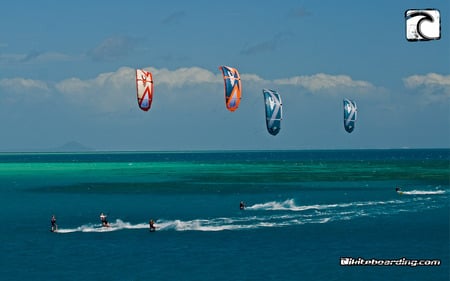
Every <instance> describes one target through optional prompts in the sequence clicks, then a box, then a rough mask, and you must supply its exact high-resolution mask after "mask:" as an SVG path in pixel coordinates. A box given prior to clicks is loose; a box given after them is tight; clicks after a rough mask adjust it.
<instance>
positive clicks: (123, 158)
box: [0, 149, 450, 281]
mask: <svg viewBox="0 0 450 281" xmlns="http://www.w3.org/2000/svg"><path fill="white" fill-rule="evenodd" d="M396 187H400V188H401V193H397V192H396V191H395V188H396ZM449 196H450V149H400V150H316V151H202V152H93V153H2V154H0V206H1V207H0V214H1V216H0V225H1V231H0V239H1V243H0V279H1V280H109V281H110V280H215V281H218V280H449V276H450V275H449V266H450V260H449V249H450V242H449V241H450V239H449V238H450V233H449V232H450V225H449V221H450V220H449V213H450V212H449V207H450V206H449V205H450V204H449V202H450V200H449ZM241 201H243V202H245V205H246V208H245V209H244V210H240V208H239V203H240V202H241ZM101 212H104V213H105V214H107V215H108V221H109V223H110V226H109V227H102V226H101V222H100V219H99V215H100V213H101ZM52 215H55V216H56V219H57V225H58V231H57V232H51V231H49V230H50V228H51V226H50V218H51V216H52ZM150 219H153V220H155V225H156V231H155V232H150V231H149V224H148V223H149V220H150Z"/></svg>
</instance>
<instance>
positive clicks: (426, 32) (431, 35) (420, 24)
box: [405, 9, 441, 41]
mask: <svg viewBox="0 0 450 281" xmlns="http://www.w3.org/2000/svg"><path fill="white" fill-rule="evenodd" d="M405 21H406V39H407V40H408V41H429V40H439V39H441V15H440V12H439V10H436V9H423V10H419V9H410V10H407V11H406V12H405Z"/></svg>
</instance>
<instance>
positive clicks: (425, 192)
mask: <svg viewBox="0 0 450 281" xmlns="http://www.w3.org/2000/svg"><path fill="white" fill-rule="evenodd" d="M401 194H405V195H437V194H445V190H434V191H433V190H411V191H402V193H401Z"/></svg>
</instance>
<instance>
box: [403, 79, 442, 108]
mask: <svg viewBox="0 0 450 281" xmlns="http://www.w3.org/2000/svg"><path fill="white" fill-rule="evenodd" d="M403 83H404V85H405V87H407V88H409V89H419V90H421V91H422V93H423V94H425V95H426V97H427V101H428V102H448V99H450V75H441V74H437V73H428V74H426V75H412V76H409V77H407V78H404V79H403Z"/></svg>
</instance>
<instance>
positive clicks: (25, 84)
mask: <svg viewBox="0 0 450 281" xmlns="http://www.w3.org/2000/svg"><path fill="white" fill-rule="evenodd" d="M0 87H1V88H3V89H5V90H9V91H14V92H23V91H27V92H29V91H31V92H32V91H34V90H41V91H48V90H49V87H48V85H47V83H45V82H43V81H40V80H33V79H25V78H5V79H0Z"/></svg>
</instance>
